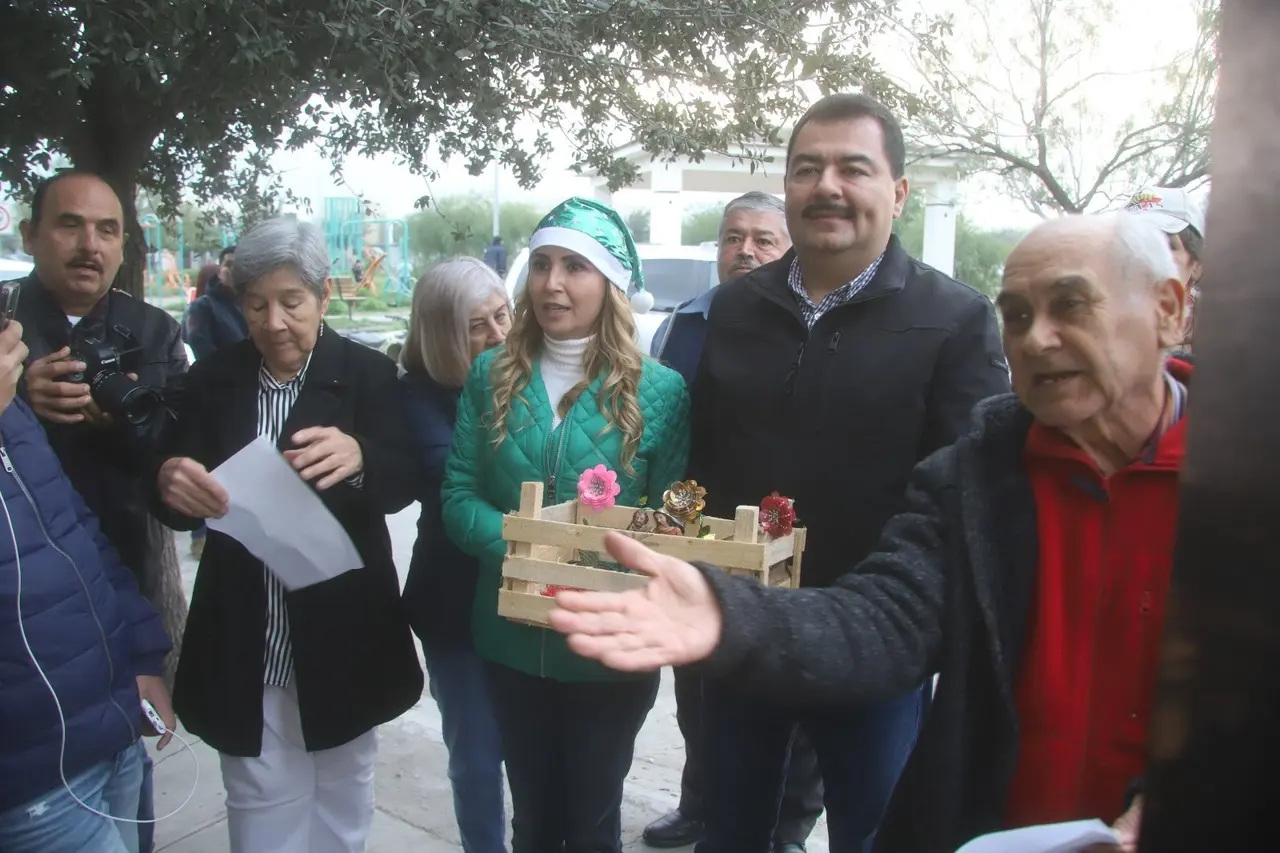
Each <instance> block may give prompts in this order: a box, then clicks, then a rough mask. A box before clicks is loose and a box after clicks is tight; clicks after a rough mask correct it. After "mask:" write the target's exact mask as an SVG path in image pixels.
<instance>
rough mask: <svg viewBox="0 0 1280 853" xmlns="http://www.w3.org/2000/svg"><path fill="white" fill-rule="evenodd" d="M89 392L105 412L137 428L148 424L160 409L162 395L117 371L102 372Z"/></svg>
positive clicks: (95, 378)
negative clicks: (149, 419) (148, 420)
mask: <svg viewBox="0 0 1280 853" xmlns="http://www.w3.org/2000/svg"><path fill="white" fill-rule="evenodd" d="M90 393H91V394H92V395H93V399H94V402H96V403H97V404H98V405H99V406H100V407H101V408H102V410H103V411H104V412H106V413H107V414H109V415H111V416H112V417H115V418H123V419H124V420H126V421H128V422H129V423H131V424H133V425H135V426H138V425H141V424H143V423H146V421H147V419H148V418H150V417H151V416H152V415H153V414H154V413H155V411H156V410H157V409H158V408H159V407H160V405H161V403H162V400H161V397H160V392H158V391H156V390H155V389H154V388H149V387H147V386H146V385H139V384H138V383H137V382H134V381H133V380H132V379H130V378H129V377H128V376H126V375H124V374H123V373H120V372H118V371H110V372H107V371H103V372H101V373H99V374H98V375H97V376H96V377H94V382H93V384H92V385H91V386H90Z"/></svg>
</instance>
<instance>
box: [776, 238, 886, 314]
mask: <svg viewBox="0 0 1280 853" xmlns="http://www.w3.org/2000/svg"><path fill="white" fill-rule="evenodd" d="M882 260H884V254H883V253H881V255H880V257H878V258H876V259H875V260H874V261H872V262H871V266H869V267H867V268H866V269H865V270H863V271H862V273H861V274H859V275H858V277H857V278H855V279H854V280H853V281H851V282H849V283H848V284H846V285H844V286H843V287H840V288H838V289H836V290H833V291H831V292H830V293H828V294H827V295H826V296H824V297H822V301H821V302H814V301H813V299H812V298H811V297H810V296H809V291H807V290H805V289H804V277H803V276H802V275H801V274H800V259H799V258H794V259H792V261H791V268H790V269H789V270H788V271H787V284H788V285H790V287H791V290H792V291H794V292H795V295H796V299H797V300H798V301H799V302H800V311H801V312H802V313H803V314H804V322H805V324H806V325H807V326H808V327H809V330H810V331H812V330H813V326H814V324H815V323H817V322H818V321H819V320H820V319H822V315H823V314H825V313H827V312H828V311H830V310H831V309H832V308H836V307H838V306H840V305H844V304H845V303H846V302H848V301H849V300H850V299H853V297H855V296H857V295H858V294H859V293H861V292H862V288H864V287H866V286H867V285H868V284H870V282H871V279H873V278H875V277H876V270H878V269H880V262H881V261H882Z"/></svg>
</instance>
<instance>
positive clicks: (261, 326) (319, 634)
mask: <svg viewBox="0 0 1280 853" xmlns="http://www.w3.org/2000/svg"><path fill="white" fill-rule="evenodd" d="M328 274H329V258H328V253H327V251H326V249H325V245H324V240H323V238H322V236H321V234H320V231H319V230H318V229H317V228H316V227H315V226H313V225H309V224H305V223H298V222H292V221H288V220H284V219H275V220H270V221H267V222H263V223H261V224H259V225H257V226H256V227H255V228H253V229H252V230H251V231H250V232H249V233H248V234H247V235H246V236H245V238H244V239H243V240H242V241H241V242H240V244H239V246H238V247H237V250H236V266H235V273H234V278H235V280H234V283H233V286H234V290H235V293H236V295H237V296H238V297H239V299H240V301H241V304H242V306H243V309H244V315H245V319H246V320H247V321H248V326H249V338H248V339H247V340H244V341H241V342H240V343H238V344H235V345H233V346H231V347H228V348H226V349H223V350H219V351H218V352H216V353H214V354H213V355H211V356H209V357H208V358H202V359H200V360H199V361H198V362H197V365H196V367H195V369H194V370H192V371H191V372H190V373H189V374H188V378H187V385H186V392H185V394H184V397H183V401H182V403H181V407H180V410H179V412H178V423H177V426H176V427H175V429H174V436H173V440H172V443H171V445H170V447H169V449H168V452H167V453H166V454H165V456H166V457H167V458H166V459H165V461H164V462H163V463H162V465H161V467H160V469H159V476H158V478H157V480H158V483H157V485H158V489H159V496H160V498H161V500H162V502H163V505H164V508H165V509H166V510H167V512H168V518H166V519H165V520H166V521H167V522H168V523H170V524H171V525H173V526H175V527H177V528H179V529H191V528H193V527H195V526H196V525H198V524H199V523H200V522H201V521H203V520H204V519H208V518H217V517H221V516H222V515H224V514H225V513H226V512H227V494H226V492H225V491H224V490H223V488H222V487H221V486H220V485H219V484H218V482H217V481H216V480H215V479H214V478H213V477H212V476H211V475H210V473H209V472H210V471H212V470H213V469H214V468H216V467H217V466H218V465H220V464H222V462H224V461H225V460H226V459H228V458H229V457H230V456H232V455H233V454H235V453H236V452H237V451H239V450H240V449H241V448H243V447H244V446H245V445H246V444H248V443H249V442H251V441H253V440H254V439H255V438H265V439H267V440H268V441H270V442H271V443H272V444H275V445H276V446H277V447H279V449H280V451H281V452H282V454H283V455H284V457H285V459H286V460H287V461H288V462H289V463H290V465H292V467H293V468H294V470H296V471H297V472H298V475H299V476H300V477H301V478H302V479H303V480H304V481H306V482H307V483H308V484H310V486H311V487H312V488H313V489H315V491H316V493H317V494H318V495H319V497H320V499H321V500H322V501H323V502H324V504H325V506H326V507H327V508H328V509H329V511H330V512H332V513H333V515H334V516H335V517H336V518H337V520H338V521H339V523H341V524H342V526H343V527H344V528H345V529H346V531H347V533H348V535H349V536H350V537H351V540H352V542H353V543H354V544H355V547H356V550H357V551H358V552H359V554H360V556H361V558H362V559H363V561H364V566H363V567H362V568H359V569H356V570H353V571H349V572H346V573H345V574H342V575H339V576H338V577H336V578H332V579H330V580H327V581H323V582H321V583H318V584H315V585H312V586H308V587H301V588H296V589H287V588H286V587H285V586H284V584H282V583H281V581H280V580H279V578H278V577H277V576H276V574H275V573H274V572H273V571H272V567H271V566H270V565H264V563H263V562H262V561H261V560H259V559H257V558H256V557H254V556H253V555H252V554H251V553H249V551H248V550H246V549H245V548H244V546H243V545H241V544H240V543H239V542H237V541H236V540H234V539H232V538H231V537H229V536H227V535H225V534H222V533H219V532H217V531H211V532H210V533H209V536H208V543H207V544H206V545H205V549H204V554H203V556H202V558H201V560H200V568H199V571H198V573H197V575H196V582H195V590H194V592H193V594H192V598H191V614H190V617H189V618H188V620H187V629H186V633H185V635H184V637H183V645H182V658H181V662H180V663H179V666H178V673H177V678H176V684H175V688H174V709H175V710H176V711H177V713H178V717H179V719H181V721H182V723H183V724H184V725H185V726H186V728H187V729H188V730H189V731H190V732H191V733H193V734H195V735H197V736H199V737H201V738H203V739H204V740H205V742H206V743H208V744H209V745H210V746H212V747H213V748H215V749H216V750H218V752H219V753H220V755H221V760H222V761H221V763H222V779H223V784H224V785H225V786H226V789H227V801H226V803H227V818H228V821H227V822H228V829H229V832H230V836H231V850H232V853H268V851H270V853H348V851H352V853H354V851H361V850H364V849H365V843H366V839H367V837H368V834H369V830H370V827H371V826H372V823H373V768H374V759H375V755H376V739H375V734H374V729H375V727H376V726H378V725H380V724H382V723H385V722H388V721H390V720H393V719H395V718H396V717H398V716H399V715H400V714H402V713H404V712H405V711H406V710H408V709H409V708H410V707H412V706H413V704H414V703H415V702H416V701H417V700H418V698H419V697H420V696H421V693H422V684H423V681H422V670H421V668H420V667H419V665H418V659H417V653H416V650H415V649H414V648H413V638H412V635H411V633H410V630H409V626H408V619H407V617H406V615H405V614H404V611H403V607H402V605H401V604H400V601H399V592H400V589H399V580H398V576H397V574H396V569H395V564H394V562H393V561H392V554H391V542H390V537H389V535H388V532H387V525H386V519H385V516H386V515H387V514H388V513H394V512H398V511H399V510H401V509H403V508H404V507H405V506H407V505H408V504H409V503H410V502H411V501H412V500H413V499H414V488H415V483H414V472H413V470H412V468H411V467H410V466H406V465H405V464H404V460H405V458H407V457H408V456H409V455H410V454H411V453H412V452H413V443H412V440H411V437H410V434H409V430H408V425H407V421H406V418H405V411H404V403H403V395H402V394H401V390H400V386H399V383H398V381H397V377H396V367H395V364H394V363H393V362H392V361H391V360H390V359H388V358H387V357H386V356H384V355H382V354H381V353H378V352H376V351H374V350H372V349H368V348H366V347H364V346H361V345H360V344H357V343H354V342H352V341H348V340H346V339H345V338H343V337H341V336H340V335H337V334H335V333H334V332H333V331H332V330H330V329H328V328H327V327H326V326H325V324H324V314H325V309H326V308H327V307H328V305H329V299H330V294H331V285H330V283H329V279H328Z"/></svg>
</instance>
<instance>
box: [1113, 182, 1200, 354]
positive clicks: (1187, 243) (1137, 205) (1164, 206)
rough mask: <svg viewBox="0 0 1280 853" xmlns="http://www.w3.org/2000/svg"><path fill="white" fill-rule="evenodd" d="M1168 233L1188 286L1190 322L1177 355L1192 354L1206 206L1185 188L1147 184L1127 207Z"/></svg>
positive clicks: (1170, 246) (1179, 273)
mask: <svg viewBox="0 0 1280 853" xmlns="http://www.w3.org/2000/svg"><path fill="white" fill-rule="evenodd" d="M1125 211H1126V212H1128V213H1134V214H1137V215H1139V216H1141V217H1143V218H1144V219H1146V220H1148V221H1149V222H1151V224H1153V225H1155V226H1156V227H1157V228H1159V229H1160V230H1161V231H1163V232H1164V233H1165V235H1166V236H1167V238H1168V240H1169V249H1170V250H1171V251H1172V252H1173V262H1174V263H1175V264H1176V265H1177V267H1178V275H1180V276H1181V277H1182V282H1183V284H1185V285H1186V286H1187V325H1186V331H1185V333H1184V334H1183V336H1182V340H1181V341H1180V342H1179V346H1178V347H1177V351H1178V354H1180V355H1190V354H1191V344H1192V341H1191V338H1192V335H1193V333H1194V331H1195V321H1196V303H1197V302H1198V301H1199V300H1200V255H1201V253H1202V252H1203V250H1204V209H1203V208H1202V207H1201V206H1200V203H1199V202H1198V201H1196V200H1195V199H1194V198H1193V197H1192V196H1191V194H1190V193H1188V192H1187V191H1186V190H1184V189H1172V188H1167V187H1148V188H1146V189H1142V190H1139V191H1138V192H1137V193H1136V194H1134V196H1133V198H1131V199H1130V200H1129V203H1128V204H1127V205H1126V206H1125Z"/></svg>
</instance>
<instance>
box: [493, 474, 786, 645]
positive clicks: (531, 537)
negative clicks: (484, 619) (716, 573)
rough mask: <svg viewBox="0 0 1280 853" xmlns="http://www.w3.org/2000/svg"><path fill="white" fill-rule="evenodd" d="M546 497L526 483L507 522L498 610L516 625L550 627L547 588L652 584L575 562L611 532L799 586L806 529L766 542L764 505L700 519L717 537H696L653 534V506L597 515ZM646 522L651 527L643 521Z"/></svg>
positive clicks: (599, 588)
mask: <svg viewBox="0 0 1280 853" xmlns="http://www.w3.org/2000/svg"><path fill="white" fill-rule="evenodd" d="M542 497H543V488H542V483H536V482H527V483H524V484H523V485H522V486H521V489H520V509H519V510H518V511H517V512H514V513H511V514H510V515H508V516H506V517H505V518H504V519H503V520H502V538H503V539H505V540H506V541H507V557H506V559H505V560H503V562H502V588H501V589H499V590H498V613H499V615H501V616H505V617H506V618H508V619H511V620H513V621H516V622H525V623H528V624H531V625H538V626H542V627H545V626H546V625H547V624H548V622H547V614H549V613H550V612H551V610H552V609H553V608H554V607H555V599H554V598H553V597H551V596H547V595H543V594H542V593H543V592H544V591H545V590H546V588H547V587H549V586H565V587H575V588H578V589H588V590H594V591H599V592H623V591H626V590H630V589H637V588H639V587H642V586H644V585H645V584H646V583H648V582H649V579H648V578H647V577H645V576H644V575H638V574H629V573H626V572H619V571H612V570H610V569H603V568H595V567H591V566H578V565H571V561H574V560H577V559H579V557H578V554H579V552H580V551H590V552H597V553H600V554H604V553H605V548H604V537H605V534H606V533H607V532H608V531H610V530H615V531H617V532H619V533H621V534H623V535H624V536H629V537H631V538H632V539H635V540H636V541H638V542H643V543H644V544H645V545H647V546H649V547H650V548H652V549H653V550H655V551H657V552H658V553H660V554H669V555H671V556H673V557H679V558H680V559H682V560H688V561H690V562H693V561H701V562H706V563H711V564H713V565H716V566H720V567H721V568H723V569H725V570H726V571H728V572H731V573H733V574H741V575H749V576H751V577H754V578H756V579H757V580H759V581H760V582H761V583H767V584H768V585H770V586H777V587H787V588H792V589H794V588H798V587H799V586H800V566H801V558H802V555H803V553H804V537H805V531H804V528H800V527H797V528H795V529H794V530H792V532H791V533H789V534H787V535H786V536H783V537H781V538H779V539H773V540H769V539H768V537H766V536H764V535H763V534H762V533H761V532H760V508H759V507H754V506H740V507H738V510H737V513H736V514H735V516H734V518H733V519H725V518H713V517H711V516H703V519H702V520H703V523H704V524H706V525H707V526H708V527H710V528H711V531H712V533H713V534H714V535H715V539H699V538H697V531H696V530H691V531H689V532H688V533H686V534H685V535H681V536H677V535H669V534H663V533H655V532H653V512H652V510H650V509H646V508H642V507H629V506H614V507H610V508H609V509H606V510H604V511H602V512H592V511H591V510H590V509H583V508H582V507H581V506H579V504H578V501H576V500H573V501H568V502H566V503H561V504H555V505H553V506H546V507H544V506H543V505H542ZM641 519H646V520H647V525H641V524H639V522H640V520H641ZM637 528H641V529H637Z"/></svg>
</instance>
